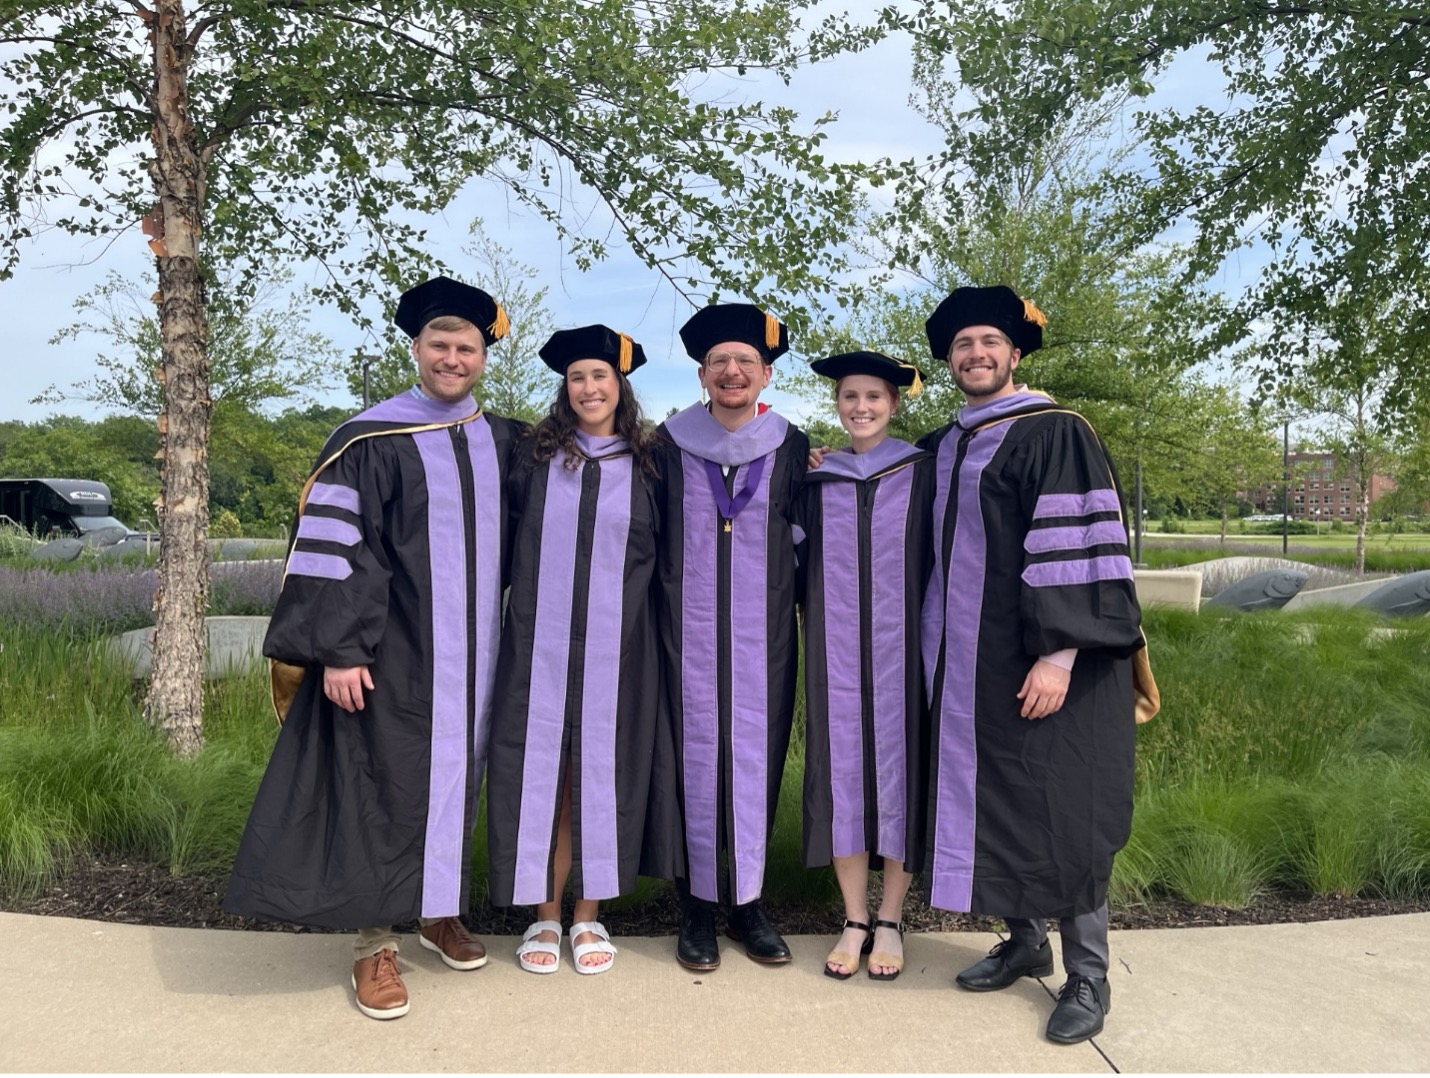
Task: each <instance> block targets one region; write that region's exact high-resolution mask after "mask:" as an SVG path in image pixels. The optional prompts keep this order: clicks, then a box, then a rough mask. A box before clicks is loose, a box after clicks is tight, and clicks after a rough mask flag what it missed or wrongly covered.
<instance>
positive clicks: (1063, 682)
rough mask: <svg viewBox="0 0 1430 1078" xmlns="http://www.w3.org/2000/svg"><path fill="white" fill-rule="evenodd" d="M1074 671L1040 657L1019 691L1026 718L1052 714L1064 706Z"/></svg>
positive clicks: (1039, 717) (1038, 717) (1037, 717)
mask: <svg viewBox="0 0 1430 1078" xmlns="http://www.w3.org/2000/svg"><path fill="white" fill-rule="evenodd" d="M1071 680H1072V671H1070V670H1064V669H1063V668H1062V667H1061V666H1057V665H1055V664H1053V663H1050V662H1044V661H1043V660H1042V659H1039V660H1038V661H1037V662H1035V663H1034V664H1033V669H1031V670H1029V671H1028V676H1027V677H1025V678H1024V679H1023V687H1022V689H1020V690H1019V691H1018V699H1019V700H1021V701H1023V710H1022V711H1021V712H1020V714H1021V715H1022V716H1023V718H1025V719H1041V718H1045V717H1047V716H1048V715H1051V714H1052V713H1053V712H1054V711H1056V710H1057V709H1058V708H1060V707H1062V706H1063V701H1064V700H1066V699H1067V695H1068V682H1069V681H1071Z"/></svg>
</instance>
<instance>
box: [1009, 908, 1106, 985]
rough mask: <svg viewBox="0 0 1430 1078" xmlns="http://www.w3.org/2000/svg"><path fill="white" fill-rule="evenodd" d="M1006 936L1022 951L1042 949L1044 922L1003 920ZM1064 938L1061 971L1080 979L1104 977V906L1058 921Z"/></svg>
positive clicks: (1016, 919)
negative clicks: (1021, 946)
mask: <svg viewBox="0 0 1430 1078" xmlns="http://www.w3.org/2000/svg"><path fill="white" fill-rule="evenodd" d="M1003 920H1004V922H1005V923H1006V924H1007V925H1008V935H1010V936H1012V937H1013V938H1014V939H1015V940H1017V941H1018V942H1019V943H1021V944H1023V946H1025V947H1041V946H1042V945H1043V941H1044V940H1045V939H1047V938H1048V922H1047V919H1046V918H1043V917H1039V918H1026V917H1005V918H1003ZM1058 931H1059V932H1060V933H1061V935H1062V938H1063V969H1064V970H1066V971H1067V972H1068V973H1069V974H1073V973H1076V974H1077V975H1078V976H1079V977H1091V978H1093V979H1094V980H1105V979H1106V977H1107V964H1108V953H1107V903H1106V902H1104V903H1103V904H1102V905H1101V906H1100V907H1098V908H1097V909H1095V910H1093V911H1092V912H1091V913H1080V914H1078V915H1077V916H1076V917H1062V918H1059V919H1058Z"/></svg>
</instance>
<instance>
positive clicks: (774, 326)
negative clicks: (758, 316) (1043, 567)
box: [765, 312, 780, 348]
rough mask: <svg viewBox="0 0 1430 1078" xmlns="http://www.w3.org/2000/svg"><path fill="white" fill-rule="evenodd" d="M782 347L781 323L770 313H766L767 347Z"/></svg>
mask: <svg viewBox="0 0 1430 1078" xmlns="http://www.w3.org/2000/svg"><path fill="white" fill-rule="evenodd" d="M779 345H780V322H779V319H778V318H776V317H775V316H774V315H772V314H770V313H769V312H766V313H765V347H766V348H778V347H779Z"/></svg>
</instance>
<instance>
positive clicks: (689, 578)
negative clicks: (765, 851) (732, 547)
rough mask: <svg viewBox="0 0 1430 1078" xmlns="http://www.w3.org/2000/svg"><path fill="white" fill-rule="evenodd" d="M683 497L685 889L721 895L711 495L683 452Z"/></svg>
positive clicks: (699, 465) (693, 460) (700, 469)
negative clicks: (687, 879)
mask: <svg viewBox="0 0 1430 1078" xmlns="http://www.w3.org/2000/svg"><path fill="white" fill-rule="evenodd" d="M680 465H681V471H682V474H683V478H684V490H685V495H684V499H683V503H682V505H681V518H682V520H683V521H684V540H683V546H682V549H681V582H680V588H681V608H680V610H678V611H673V612H672V613H673V614H674V615H675V616H676V617H678V618H679V619H680V715H681V727H680V737H681V752H682V759H681V769H682V784H683V798H682V801H683V804H682V806H681V807H682V809H683V810H684V813H685V847H686V857H687V858H688V861H689V866H690V893H691V894H693V895H694V896H695V897H696V898H703V899H705V900H706V901H708V902H717V901H719V898H720V893H719V882H718V880H719V877H718V875H717V870H716V864H715V858H716V849H715V847H716V836H717V835H718V833H719V830H718V826H719V825H718V820H717V819H716V815H715V814H716V812H717V811H718V806H719V790H720V787H719V774H718V768H719V766H720V691H719V681H718V679H717V662H716V659H717V655H718V651H717V649H716V640H715V627H716V625H717V624H718V621H717V619H716V575H717V574H716V538H715V529H716V527H717V526H718V518H717V515H716V510H715V498H714V497H713V496H712V495H711V493H710V485H709V484H708V483H707V482H706V479H705V465H704V463H703V462H702V461H701V459H700V458H699V457H697V456H694V455H692V454H690V453H687V452H682V453H681V454H680Z"/></svg>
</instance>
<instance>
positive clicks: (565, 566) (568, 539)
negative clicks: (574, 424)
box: [512, 454, 581, 906]
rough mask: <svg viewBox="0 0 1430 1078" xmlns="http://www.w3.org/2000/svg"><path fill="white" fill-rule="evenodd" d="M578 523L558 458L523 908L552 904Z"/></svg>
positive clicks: (531, 725)
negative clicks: (551, 871)
mask: <svg viewBox="0 0 1430 1078" xmlns="http://www.w3.org/2000/svg"><path fill="white" fill-rule="evenodd" d="M580 519H581V472H580V470H579V469H578V470H576V471H571V470H569V469H568V468H567V467H566V466H565V463H564V461H563V460H562V458H561V455H560V454H557V455H556V456H555V457H554V458H552V460H551V461H550V463H549V464H548V465H547V468H546V501H545V503H544V505H543V506H542V510H541V555H540V561H539V563H538V566H537V577H536V622H535V624H534V626H533V627H532V640H533V647H532V653H531V691H530V693H529V694H528V697H527V709H526V752H525V755H524V756H523V758H522V775H521V811H520V813H519V816H518V818H519V820H520V823H519V824H518V826H517V838H516V875H515V880H514V882H513V885H512V901H513V902H515V903H516V904H517V905H520V906H532V905H535V904H536V903H538V902H546V901H548V900H549V899H550V898H551V896H550V895H549V894H547V867H548V865H549V864H550V861H551V836H552V834H553V833H554V829H555V823H556V812H557V809H558V807H559V806H558V803H557V783H558V779H559V777H560V774H561V739H562V735H563V734H564V732H565V729H566V684H567V680H568V678H569V675H570V670H569V669H568V665H569V663H570V657H571V606H572V601H573V595H572V586H573V583H574V581H573V579H572V577H573V575H574V573H575V571H576V532H577V529H578V527H579V525H580Z"/></svg>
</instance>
